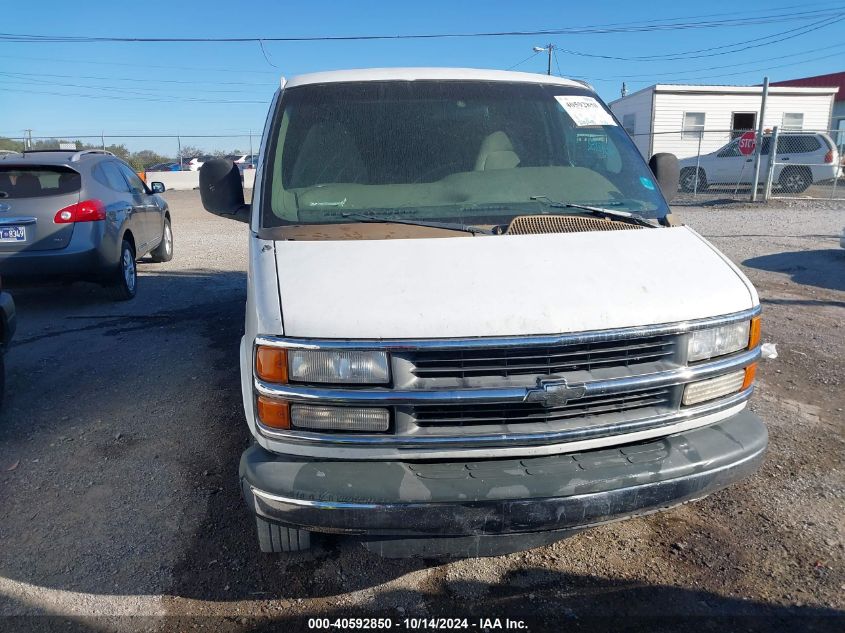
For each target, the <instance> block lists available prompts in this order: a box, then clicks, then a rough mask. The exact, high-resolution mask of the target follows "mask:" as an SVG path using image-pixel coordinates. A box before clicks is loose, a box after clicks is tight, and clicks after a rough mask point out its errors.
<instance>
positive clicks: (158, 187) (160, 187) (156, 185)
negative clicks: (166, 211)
mask: <svg viewBox="0 0 845 633" xmlns="http://www.w3.org/2000/svg"><path fill="white" fill-rule="evenodd" d="M164 188H165V187H164V183H163V182H158V181H157V180H154V181H153V182H151V183H150V190H151V191H152V192H153V193H164Z"/></svg>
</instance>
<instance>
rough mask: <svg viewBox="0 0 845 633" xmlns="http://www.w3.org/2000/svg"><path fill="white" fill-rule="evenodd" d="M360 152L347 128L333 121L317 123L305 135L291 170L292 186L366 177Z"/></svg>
mask: <svg viewBox="0 0 845 633" xmlns="http://www.w3.org/2000/svg"><path fill="white" fill-rule="evenodd" d="M366 173H367V172H366V168H365V167H364V161H363V159H362V158H361V152H360V151H359V150H358V146H357V145H356V144H355V140H354V139H353V138H352V135H351V134H350V133H349V130H347V129H346V128H344V127H343V126H342V125H339V124H338V123H335V122H332V121H330V122H326V123H317V124H316V125H314V126H313V127H311V129H309V130H308V133H307V134H306V135H305V139H304V140H303V141H302V145H301V146H300V147H299V151H298V152H297V157H296V163H295V164H294V166H293V172H292V174H291V185H292V186H293V187H311V186H314V185H319V184H328V183H337V182H361V181H363V180H365V178H366Z"/></svg>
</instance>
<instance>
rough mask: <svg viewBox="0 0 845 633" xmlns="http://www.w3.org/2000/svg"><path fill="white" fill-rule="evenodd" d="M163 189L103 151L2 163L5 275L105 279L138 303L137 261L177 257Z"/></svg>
mask: <svg viewBox="0 0 845 633" xmlns="http://www.w3.org/2000/svg"><path fill="white" fill-rule="evenodd" d="M163 191H164V185H163V184H162V183H160V182H153V183H151V184H150V186H149V187H148V186H147V185H146V184H145V183H144V182H143V181H142V180H141V179H140V178H139V177H138V175H137V174H136V173H135V172H134V171H133V169H132V168H131V167H130V166H129V165H127V164H126V163H125V162H123V161H122V160H120V159H119V158H117V157H116V156H115V155H114V154H112V153H111V152H107V151H103V150H83V151H76V152H74V151H68V150H44V151H33V152H25V153H23V154H20V155H17V156H9V157H5V158H0V274H2V275H3V276H4V277H19V278H42V277H63V278H70V279H86V280H92V281H98V282H101V283H103V284H104V285H106V286H108V287H109V288H111V290H112V293H113V295H114V297H115V298H116V299H119V300H123V299H131V298H132V297H134V296H135V293H136V291H137V285H138V273H137V268H136V264H135V263H136V261H137V260H138V259H140V258H141V257H143V256H144V255H146V254H148V253H149V254H150V256H151V257H152V259H153V261H156V262H166V261H169V260H170V259H171V258H172V257H173V232H172V228H171V223H170V211H169V209H168V206H167V202H166V201H165V200H164V199H163V198H161V197H160V196H158V195H156V194H159V193H162V192H163Z"/></svg>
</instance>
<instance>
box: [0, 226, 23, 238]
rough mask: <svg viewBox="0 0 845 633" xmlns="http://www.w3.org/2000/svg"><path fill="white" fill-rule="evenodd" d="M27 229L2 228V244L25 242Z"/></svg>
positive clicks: (15, 227) (0, 229)
mask: <svg viewBox="0 0 845 633" xmlns="http://www.w3.org/2000/svg"><path fill="white" fill-rule="evenodd" d="M25 241H26V227H24V226H0V242H25Z"/></svg>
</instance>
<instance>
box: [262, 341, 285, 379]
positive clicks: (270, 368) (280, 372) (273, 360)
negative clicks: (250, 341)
mask: <svg viewBox="0 0 845 633" xmlns="http://www.w3.org/2000/svg"><path fill="white" fill-rule="evenodd" d="M255 374H256V375H257V376H258V377H259V378H260V379H261V380H266V381H267V382H275V383H280V384H284V383H286V382H287V381H288V355H287V352H286V351H285V350H283V349H280V348H278V347H266V346H264V345H259V346H258V348H257V349H256V350H255Z"/></svg>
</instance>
